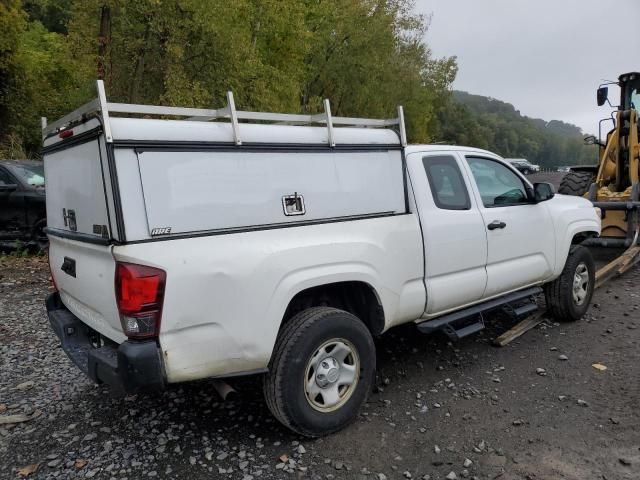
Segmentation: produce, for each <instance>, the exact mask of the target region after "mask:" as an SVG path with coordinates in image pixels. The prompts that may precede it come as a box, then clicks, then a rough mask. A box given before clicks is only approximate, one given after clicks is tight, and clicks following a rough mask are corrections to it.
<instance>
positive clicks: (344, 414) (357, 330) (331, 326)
mask: <svg viewBox="0 0 640 480" xmlns="http://www.w3.org/2000/svg"><path fill="white" fill-rule="evenodd" d="M375 362H376V356H375V346H374V344H373V338H372V337H371V334H370V333H369V330H368V329H367V327H366V326H365V325H364V324H363V323H362V322H361V321H360V320H359V319H358V318H357V317H355V316H354V315H352V314H350V313H348V312H345V311H343V310H338V309H336V308H329V307H314V308H309V309H307V310H304V311H302V312H300V313H298V314H297V315H296V316H294V317H293V318H292V319H291V320H289V321H288V322H287V323H286V324H285V325H284V326H283V328H282V330H281V332H280V334H279V336H278V340H277V342H276V346H275V350H274V354H273V358H272V360H271V363H270V364H269V372H268V373H267V374H266V375H265V377H264V395H265V399H266V401H267V405H268V407H269V410H271V413H273V415H274V416H275V417H276V418H277V419H278V420H279V421H280V422H281V423H283V424H284V425H285V426H287V427H289V428H290V429H291V430H293V431H295V432H297V433H299V434H301V435H306V436H310V437H317V436H321V435H327V434H330V433H333V432H336V431H338V430H340V429H342V428H344V427H345V426H347V425H348V424H350V423H351V422H353V421H354V420H355V419H356V417H357V415H358V410H359V409H360V406H361V405H362V403H363V402H364V401H365V400H366V398H367V395H368V393H369V390H370V389H371V385H372V382H373V375H374V372H375Z"/></svg>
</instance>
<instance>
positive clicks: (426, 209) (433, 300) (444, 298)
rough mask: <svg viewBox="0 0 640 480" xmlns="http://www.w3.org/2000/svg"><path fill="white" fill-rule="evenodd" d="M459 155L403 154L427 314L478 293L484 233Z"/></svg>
mask: <svg viewBox="0 0 640 480" xmlns="http://www.w3.org/2000/svg"><path fill="white" fill-rule="evenodd" d="M461 162H462V158H461V157H459V156H458V155H457V153H455V152H452V151H440V152H429V153H421V152H419V153H413V154H411V155H409V156H408V158H407V166H408V169H409V175H410V179H411V186H412V188H413V192H414V195H415V200H416V204H417V206H418V212H419V217H420V223H421V225H422V236H423V242H424V249H425V255H424V258H425V283H426V287H427V295H428V297H427V308H426V312H425V313H426V314H428V315H433V314H437V313H443V312H445V311H447V310H451V309H454V308H457V307H461V306H463V305H466V304H469V303H473V302H475V301H477V300H479V299H481V298H482V295H483V293H484V291H485V286H486V283H487V274H486V271H485V264H486V261H487V235H486V231H485V226H484V221H483V219H482V215H481V214H480V210H479V209H478V205H477V200H476V198H475V197H474V196H473V195H472V193H471V192H472V190H471V186H470V184H471V182H470V178H469V177H468V175H467V174H466V170H464V169H463V168H462V165H461Z"/></svg>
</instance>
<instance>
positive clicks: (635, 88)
mask: <svg viewBox="0 0 640 480" xmlns="http://www.w3.org/2000/svg"><path fill="white" fill-rule="evenodd" d="M622 106H623V108H624V110H629V109H630V108H635V109H636V110H638V109H640V79H637V78H636V79H635V80H632V81H630V82H629V83H627V84H626V85H625V87H624V93H623V99H622Z"/></svg>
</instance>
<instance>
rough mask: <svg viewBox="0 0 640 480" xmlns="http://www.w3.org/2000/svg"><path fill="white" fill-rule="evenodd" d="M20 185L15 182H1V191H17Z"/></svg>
mask: <svg viewBox="0 0 640 480" xmlns="http://www.w3.org/2000/svg"><path fill="white" fill-rule="evenodd" d="M17 189H18V185H16V184H15V183H0V192H15V191H16V190H17Z"/></svg>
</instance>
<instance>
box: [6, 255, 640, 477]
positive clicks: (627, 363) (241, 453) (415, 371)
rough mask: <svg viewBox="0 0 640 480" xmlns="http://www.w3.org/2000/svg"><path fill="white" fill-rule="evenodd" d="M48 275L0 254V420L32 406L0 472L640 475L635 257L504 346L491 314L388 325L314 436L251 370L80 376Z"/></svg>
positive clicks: (10, 432) (10, 436) (11, 433)
mask: <svg viewBox="0 0 640 480" xmlns="http://www.w3.org/2000/svg"><path fill="white" fill-rule="evenodd" d="M48 276H49V275H48V270H47V266H46V262H45V261H44V260H43V259H42V258H10V257H0V422H2V420H1V419H4V418H6V417H7V416H8V415H22V416H23V418H24V415H26V417H27V418H28V420H27V421H25V422H22V423H17V424H13V425H7V424H2V423H0V477H1V478H19V477H20V475H21V474H20V473H19V472H18V469H23V470H22V475H25V474H27V473H29V470H36V468H37V470H36V471H35V472H34V473H31V474H30V477H29V478H105V479H111V478H116V479H123V478H128V479H138V478H147V477H150V478H154V477H155V478H229V479H245V480H250V479H261V478H328V479H331V478H362V479H365V478H366V479H374V480H377V479H384V478H388V479H392V478H415V479H422V478H424V479H433V480H435V479H445V478H447V479H452V478H458V479H460V478H478V479H480V478H481V479H494V478H501V479H560V478H562V479H576V480H584V479H610V480H611V479H638V478H640V449H639V448H640V428H639V427H640V420H639V418H638V414H637V405H638V399H639V398H640V383H639V382H638V374H639V373H640V366H639V365H640V342H639V341H640V328H639V327H640V315H639V309H640V289H639V288H638V285H640V269H639V268H637V267H636V268H635V269H634V270H633V271H631V272H629V273H628V274H627V275H626V276H625V277H623V278H619V279H616V280H614V281H612V282H611V283H610V284H609V285H608V286H607V287H605V288H603V289H601V290H599V291H598V292H596V295H595V298H594V302H595V303H594V305H593V308H592V309H591V311H590V313H589V314H588V315H587V317H586V318H585V319H583V320H582V321H580V322H578V323H575V324H562V325H558V324H553V323H548V322H547V323H544V324H542V325H541V326H539V327H538V328H536V329H534V330H532V331H530V332H529V333H527V334H526V335H525V336H523V337H521V338H520V339H518V340H516V341H515V342H513V343H512V344H510V345H509V346H507V347H504V348H496V347H493V346H491V345H490V342H491V339H492V338H494V337H495V336H496V335H498V334H500V333H501V332H502V331H504V330H506V329H507V328H509V326H510V325H512V324H513V321H512V320H510V319H508V318H505V317H503V316H501V315H497V316H494V317H493V318H492V319H491V320H492V324H491V326H490V327H489V328H488V329H486V330H485V331H483V332H481V333H480V334H478V335H475V336H472V337H471V338H466V339H464V340H463V341H460V342H458V343H455V344H451V343H450V342H448V340H447V339H446V338H445V337H443V336H440V335H433V336H430V337H425V336H421V335H417V334H416V333H415V329H414V328H413V327H411V326H409V327H403V328H400V329H396V330H393V331H391V332H389V333H388V334H387V335H385V336H384V337H383V338H382V339H381V340H379V341H378V357H379V359H378V364H379V367H380V368H379V373H380V375H379V386H378V387H377V389H376V392H375V393H372V395H371V396H370V398H369V403H368V404H366V406H365V408H364V409H363V410H362V414H361V416H360V418H359V420H358V421H357V422H356V423H355V424H354V425H352V426H351V427H350V428H348V429H347V430H345V431H343V432H341V433H339V434H336V435H334V436H332V437H329V438H324V439H319V440H307V439H304V438H300V437H298V436H296V435H294V434H292V433H290V432H289V431H287V430H286V429H284V428H283V427H281V426H280V425H279V424H278V423H277V422H276V421H275V420H273V419H272V417H271V416H270V414H269V412H268V410H267V408H266V406H265V405H264V404H263V401H262V393H261V388H260V383H259V379H256V378H254V379H246V380H242V381H238V382H235V383H234V386H235V387H236V388H237V389H238V391H239V396H238V397H237V399H236V400H235V401H233V402H226V403H222V402H221V401H220V399H219V398H218V397H217V395H216V393H215V391H214V389H213V387H212V385H211V382H210V381H202V382H197V383H191V384H185V385H181V386H174V387H172V388H170V389H169V390H168V391H167V392H165V393H163V394H156V395H136V396H128V397H115V396H113V395H111V394H110V392H109V390H108V388H105V387H103V386H96V385H93V384H91V383H90V382H89V381H88V380H87V379H86V378H85V377H84V376H83V375H82V374H81V373H80V372H79V371H78V370H77V369H76V368H75V367H74V366H73V365H72V364H71V362H70V361H69V360H68V359H67V358H66V356H65V354H64V353H63V352H62V350H61V349H60V348H59V346H58V343H57V341H56V340H55V337H54V335H53V334H52V333H51V332H50V330H49V327H48V323H47V320H46V316H45V312H44V308H43V299H44V297H45V295H46V294H47V292H48V288H49V287H48ZM596 362H599V363H600V364H602V365H605V366H606V367H607V370H606V371H599V370H597V369H596V368H594V367H593V366H592V364H594V363H596ZM541 369H543V370H541ZM36 466H37V467H36ZM24 467H27V470H24Z"/></svg>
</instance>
